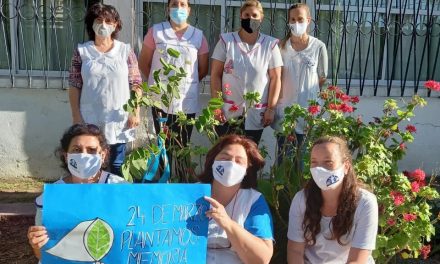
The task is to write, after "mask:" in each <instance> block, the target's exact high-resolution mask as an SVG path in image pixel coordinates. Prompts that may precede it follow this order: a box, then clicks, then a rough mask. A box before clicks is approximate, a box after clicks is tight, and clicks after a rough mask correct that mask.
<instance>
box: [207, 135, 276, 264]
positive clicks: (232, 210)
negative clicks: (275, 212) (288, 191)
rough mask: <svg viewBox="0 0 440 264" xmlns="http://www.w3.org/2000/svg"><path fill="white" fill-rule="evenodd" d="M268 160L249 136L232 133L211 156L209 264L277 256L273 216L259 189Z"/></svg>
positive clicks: (224, 138) (256, 261)
mask: <svg viewBox="0 0 440 264" xmlns="http://www.w3.org/2000/svg"><path fill="white" fill-rule="evenodd" d="M263 167H264V159H263V157H262V156H261V155H260V153H259V151H258V148H257V145H256V144H255V142H253V141H252V140H250V139H247V138H245V137H244V136H238V135H228V136H225V137H223V138H221V139H220V141H219V142H218V143H217V144H216V145H215V146H214V147H213V148H212V149H211V150H210V151H209V152H208V154H207V156H206V162H205V167H204V171H203V174H202V175H201V176H200V177H199V178H200V181H201V182H202V183H210V184H211V186H212V189H211V194H212V197H211V198H210V197H206V198H205V199H206V200H207V201H208V202H209V203H210V204H211V209H210V210H209V211H208V212H207V213H206V215H207V216H208V217H209V218H210V219H211V220H210V221H209V227H208V253H207V260H206V263H208V264H213V263H221V264H224V263H228V264H236V263H269V261H270V259H271V257H272V254H273V230H272V216H271V214H270V210H269V207H268V205H267V203H266V200H265V199H264V197H263V195H261V193H259V192H258V191H256V190H255V188H256V187H257V172H258V171H259V170H260V169H261V168H263Z"/></svg>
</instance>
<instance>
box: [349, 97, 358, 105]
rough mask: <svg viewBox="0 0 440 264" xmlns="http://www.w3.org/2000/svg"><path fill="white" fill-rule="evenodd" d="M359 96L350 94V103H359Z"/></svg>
mask: <svg viewBox="0 0 440 264" xmlns="http://www.w3.org/2000/svg"><path fill="white" fill-rule="evenodd" d="M359 101H360V100H359V96H352V97H351V98H350V102H351V103H352V104H357V103H359Z"/></svg>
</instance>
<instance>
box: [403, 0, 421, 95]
mask: <svg viewBox="0 0 440 264" xmlns="http://www.w3.org/2000/svg"><path fill="white" fill-rule="evenodd" d="M407 3H408V0H405V6H404V9H405V10H406V4H407ZM400 11H402V8H401V9H400ZM413 13H414V14H413V19H414V15H415V5H414V4H413ZM399 14H402V12H399ZM400 24H401V26H400V32H399V38H400V59H401V61H402V63H400V65H399V66H400V96H403V95H404V94H405V88H404V87H405V83H406V79H407V75H408V74H407V73H408V69H409V63H410V61H411V47H412V46H413V43H414V41H415V40H417V39H416V37H415V34H414V33H415V25H416V23H415V22H414V25H413V32H412V38H411V43H410V48H409V51H410V52H409V56H408V57H407V61H406V67H405V74H403V58H404V56H403V37H404V32H403V27H404V26H405V24H406V23H405V14H402V15H401V16H400ZM405 36H406V35H405ZM414 52H415V50H414Z"/></svg>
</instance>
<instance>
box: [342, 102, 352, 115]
mask: <svg viewBox="0 0 440 264" xmlns="http://www.w3.org/2000/svg"><path fill="white" fill-rule="evenodd" d="M340 109H341V110H342V112H344V113H352V112H353V111H354V109H353V106H351V105H348V104H342V105H341V108H340Z"/></svg>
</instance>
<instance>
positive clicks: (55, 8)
mask: <svg viewBox="0 0 440 264" xmlns="http://www.w3.org/2000/svg"><path fill="white" fill-rule="evenodd" d="M63 8H64V5H62V6H58V7H56V6H55V5H54V3H53V2H51V10H52V12H51V13H52V15H51V24H52V25H51V26H52V28H53V34H54V36H55V50H56V53H55V54H58V59H57V60H55V61H56V62H57V63H58V71H59V76H60V78H61V77H62V75H63V71H62V69H61V60H60V59H59V58H60V57H59V54H60V48H59V44H58V30H57V27H56V19H57V18H56V12H57V9H59V10H60V11H61V12H63ZM62 21H63V20H62V19H61V21H60V23H62ZM51 35H52V34H51ZM50 39H52V36H51V38H50ZM49 42H50V43H51V42H52V41H50V40H49ZM51 50H52V49H49V58H48V62H49V63H48V65H51V64H52V62H51V60H50V57H51V55H52V53H51V52H50V51H51ZM64 57H67V56H64ZM53 66H55V65H53ZM46 88H49V87H48V86H46Z"/></svg>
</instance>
